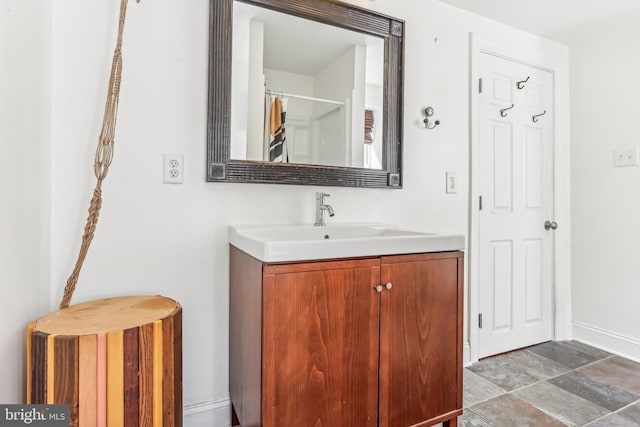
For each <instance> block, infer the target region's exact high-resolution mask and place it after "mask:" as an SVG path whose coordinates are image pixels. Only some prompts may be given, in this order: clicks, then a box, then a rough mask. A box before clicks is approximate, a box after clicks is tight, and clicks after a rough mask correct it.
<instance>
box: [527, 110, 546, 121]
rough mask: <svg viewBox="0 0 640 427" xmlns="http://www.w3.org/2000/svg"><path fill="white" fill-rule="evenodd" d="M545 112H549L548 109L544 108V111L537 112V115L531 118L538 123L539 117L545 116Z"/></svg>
mask: <svg viewBox="0 0 640 427" xmlns="http://www.w3.org/2000/svg"><path fill="white" fill-rule="evenodd" d="M545 114H547V110H544V111H543V112H542V113H540V114H536V115H535V116H531V120H533V123H537V122H538V117H540V116H544V115H545Z"/></svg>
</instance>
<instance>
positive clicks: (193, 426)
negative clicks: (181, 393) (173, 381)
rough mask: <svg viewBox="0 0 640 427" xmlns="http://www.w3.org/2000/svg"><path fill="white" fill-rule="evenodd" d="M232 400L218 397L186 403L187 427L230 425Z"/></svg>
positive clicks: (185, 419)
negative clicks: (216, 398)
mask: <svg viewBox="0 0 640 427" xmlns="http://www.w3.org/2000/svg"><path fill="white" fill-rule="evenodd" d="M230 425H231V400H230V399H218V400H208V401H206V402H199V403H194V404H191V405H185V407H184V426H185V427H229V426H230Z"/></svg>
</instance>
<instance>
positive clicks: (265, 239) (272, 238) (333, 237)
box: [229, 224, 464, 262]
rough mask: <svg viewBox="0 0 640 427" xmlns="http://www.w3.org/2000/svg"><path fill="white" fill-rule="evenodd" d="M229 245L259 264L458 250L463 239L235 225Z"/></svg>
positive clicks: (390, 229) (361, 227)
mask: <svg viewBox="0 0 640 427" xmlns="http://www.w3.org/2000/svg"><path fill="white" fill-rule="evenodd" d="M229 243H231V244H232V245H233V246H235V247H237V248H238V249H240V250H242V251H244V252H246V253H248V254H249V255H251V256H253V257H255V258H257V259H259V260H261V261H263V262H285V261H302V260H314V259H330V258H351V257H362V256H375V255H395V254H409V253H423V252H441V251H453V250H462V249H464V236H463V235H462V234H433V233H422V232H417V231H410V230H403V229H401V228H400V227H398V226H393V225H385V224H331V225H327V226H325V227H315V226H313V225H239V226H232V227H231V229H230V231H229Z"/></svg>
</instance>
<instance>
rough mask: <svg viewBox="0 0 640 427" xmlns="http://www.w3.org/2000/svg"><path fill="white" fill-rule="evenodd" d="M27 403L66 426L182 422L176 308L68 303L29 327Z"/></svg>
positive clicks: (141, 302) (116, 301) (141, 300)
mask: <svg viewBox="0 0 640 427" xmlns="http://www.w3.org/2000/svg"><path fill="white" fill-rule="evenodd" d="M27 403H32V404H68V405H69V415H70V421H71V423H70V426H72V427H74V426H81V427H92V426H96V427H115V426H118V427H121V426H125V427H128V426H157V425H160V426H163V425H164V426H167V425H168V426H181V425H182V308H181V307H180V304H179V303H177V302H176V301H174V300H172V299H169V298H166V297H162V296H125V297H116V298H105V299H101V300H95V301H89V302H85V303H81V304H76V305H73V306H70V307H67V308H64V309H61V310H58V311H55V312H52V313H50V314H48V315H46V316H44V317H41V318H40V319H38V320H36V321H35V322H33V323H31V324H30V325H29V328H28V334H27Z"/></svg>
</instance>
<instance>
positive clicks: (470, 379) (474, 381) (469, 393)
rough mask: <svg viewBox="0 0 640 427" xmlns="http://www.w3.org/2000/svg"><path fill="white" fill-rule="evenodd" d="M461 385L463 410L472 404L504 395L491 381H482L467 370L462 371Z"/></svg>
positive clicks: (478, 376) (482, 379)
mask: <svg viewBox="0 0 640 427" xmlns="http://www.w3.org/2000/svg"><path fill="white" fill-rule="evenodd" d="M462 384H463V393H462V398H463V406H464V407H465V408H466V407H468V406H471V405H473V404H474V403H478V402H482V401H484V400H488V399H491V398H492V397H496V396H499V395H501V394H504V393H506V392H505V391H504V390H503V389H501V388H500V387H498V386H497V385H495V384H494V383H492V382H491V381H489V380H486V379H484V378H483V377H481V376H480V375H477V374H475V373H473V372H472V371H470V370H469V369H464V371H463V378H462Z"/></svg>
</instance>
